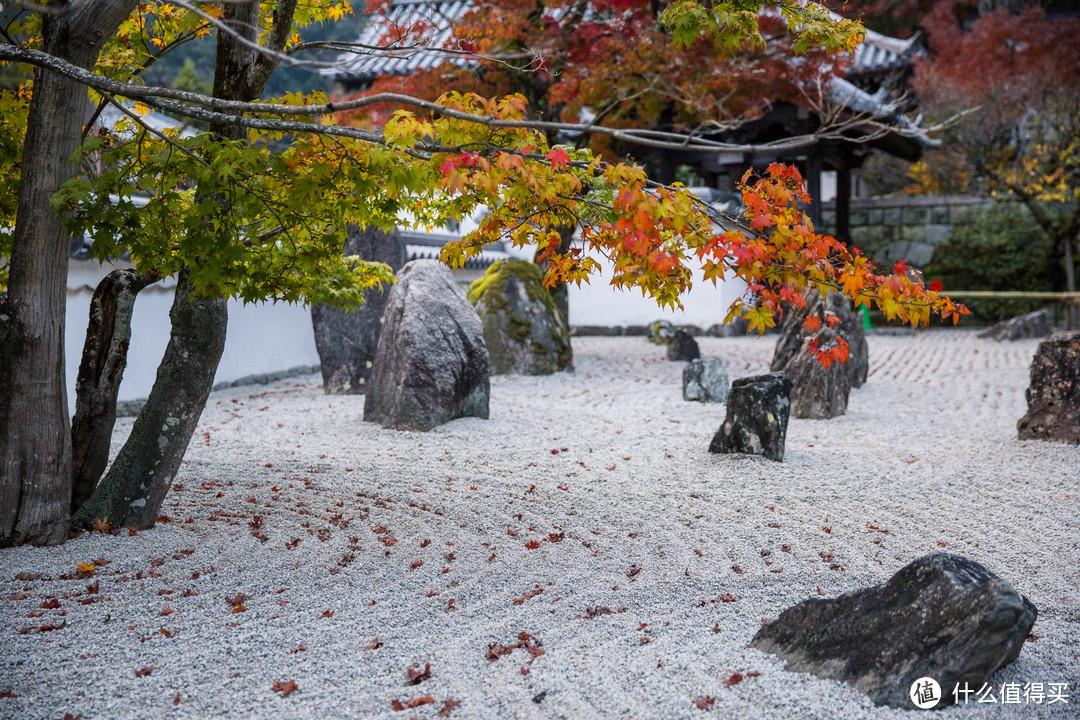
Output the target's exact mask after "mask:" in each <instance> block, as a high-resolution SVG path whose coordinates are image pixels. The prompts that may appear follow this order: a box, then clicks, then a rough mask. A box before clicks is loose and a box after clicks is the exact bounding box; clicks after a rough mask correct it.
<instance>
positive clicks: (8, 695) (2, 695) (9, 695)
mask: <svg viewBox="0 0 1080 720" xmlns="http://www.w3.org/2000/svg"><path fill="white" fill-rule="evenodd" d="M17 697H19V696H18V695H16V694H15V693H13V692H11V691H10V690H4V691H3V692H0V698H17ZM447 702H449V701H447ZM443 717H446V716H445V715H444V716H443Z"/></svg>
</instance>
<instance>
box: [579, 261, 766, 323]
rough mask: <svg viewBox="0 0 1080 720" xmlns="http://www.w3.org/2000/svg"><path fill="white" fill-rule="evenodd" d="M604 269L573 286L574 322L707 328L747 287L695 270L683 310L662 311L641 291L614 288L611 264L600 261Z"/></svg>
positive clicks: (721, 320)
mask: <svg viewBox="0 0 1080 720" xmlns="http://www.w3.org/2000/svg"><path fill="white" fill-rule="evenodd" d="M601 265H602V266H603V271H602V272H601V273H600V274H599V275H594V276H593V277H592V279H591V282H590V283H589V284H585V283H582V284H581V287H575V286H574V285H571V286H570V324H571V325H604V326H615V325H648V324H650V323H652V322H654V321H656V320H668V321H670V322H671V323H673V324H675V325H697V326H698V327H700V328H702V329H704V330H707V329H708V328H709V326H710V325H713V324H715V323H719V322H723V320H724V316H725V315H727V311H728V308H729V307H730V306H731V303H732V302H734V301H735V300H737V299H738V298H739V297H740V296H741V295H742V293H743V291H744V290H745V288H746V286H745V284H744V283H743V282H742V281H740V280H727V281H724V282H718V283H717V284H716V286H715V287H714V286H713V284H712V282H706V281H705V280H704V279H703V278H702V273H701V271H700V270H698V271H696V272H695V273H694V283H693V287H692V288H691V289H690V292H688V293H686V294H685V295H683V297H682V302H683V307H684V309H683V310H661V309H660V306H659V305H657V304H656V301H655V300H653V299H652V298H650V297H648V296H643V295H642V294H641V291H640V290H618V289H616V288H613V287H611V285H610V284H609V283H610V280H611V271H610V267H611V266H610V264H609V263H607V262H606V261H601Z"/></svg>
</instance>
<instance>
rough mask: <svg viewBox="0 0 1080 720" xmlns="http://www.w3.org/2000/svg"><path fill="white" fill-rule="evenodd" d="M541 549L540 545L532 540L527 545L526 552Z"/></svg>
mask: <svg viewBox="0 0 1080 720" xmlns="http://www.w3.org/2000/svg"><path fill="white" fill-rule="evenodd" d="M539 547H540V543H538V542H537V541H536V540H530V541H529V542H527V543H525V549H526V550H536V549H537V548H539Z"/></svg>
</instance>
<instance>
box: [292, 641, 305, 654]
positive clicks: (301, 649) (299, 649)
mask: <svg viewBox="0 0 1080 720" xmlns="http://www.w3.org/2000/svg"><path fill="white" fill-rule="evenodd" d="M306 650H307V645H305V644H304V643H300V644H299V645H297V646H296V647H294V648H293V649H292V650H290V651H289V654H290V655H295V654H296V653H302V652H305V651H306Z"/></svg>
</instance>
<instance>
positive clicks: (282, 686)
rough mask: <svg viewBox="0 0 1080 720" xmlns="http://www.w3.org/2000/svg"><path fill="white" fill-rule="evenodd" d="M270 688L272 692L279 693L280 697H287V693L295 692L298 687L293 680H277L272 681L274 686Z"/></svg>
mask: <svg viewBox="0 0 1080 720" xmlns="http://www.w3.org/2000/svg"><path fill="white" fill-rule="evenodd" d="M271 689H272V690H273V691H274V692H279V693H281V697H289V695H291V694H292V693H294V692H296V691H297V690H299V689H300V688H299V687H298V686H297V684H296V681H295V680H278V681H277V682H275V683H274V687H273V688H271Z"/></svg>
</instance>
